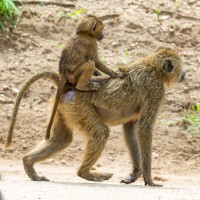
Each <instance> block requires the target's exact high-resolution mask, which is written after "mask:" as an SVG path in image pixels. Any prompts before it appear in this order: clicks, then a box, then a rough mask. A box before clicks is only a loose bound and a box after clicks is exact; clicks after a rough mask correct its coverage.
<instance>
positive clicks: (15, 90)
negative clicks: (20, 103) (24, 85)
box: [11, 88, 19, 95]
mask: <svg viewBox="0 0 200 200" xmlns="http://www.w3.org/2000/svg"><path fill="white" fill-rule="evenodd" d="M11 90H12V93H13V94H15V95H16V94H18V93H19V89H18V88H12V89H11Z"/></svg>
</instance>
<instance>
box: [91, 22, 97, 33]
mask: <svg viewBox="0 0 200 200" xmlns="http://www.w3.org/2000/svg"><path fill="white" fill-rule="evenodd" d="M96 28H97V21H96V20H95V21H94V22H93V25H92V31H93V32H94V31H96Z"/></svg>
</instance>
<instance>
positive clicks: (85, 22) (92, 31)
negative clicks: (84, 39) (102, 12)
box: [76, 15, 104, 40]
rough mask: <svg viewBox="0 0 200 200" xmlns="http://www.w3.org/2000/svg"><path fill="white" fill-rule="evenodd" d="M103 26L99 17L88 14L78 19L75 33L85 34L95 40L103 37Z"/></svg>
mask: <svg viewBox="0 0 200 200" xmlns="http://www.w3.org/2000/svg"><path fill="white" fill-rule="evenodd" d="M103 28H104V25H103V22H102V21H101V19H100V18H98V17H96V16H94V15H88V16H86V17H84V18H83V19H82V20H80V21H79V23H78V26H77V30H76V33H77V34H81V33H83V34H87V35H90V36H92V37H94V38H96V39H97V40H102V39H103V37H104V35H103V32H102V31H103Z"/></svg>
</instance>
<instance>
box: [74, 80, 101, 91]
mask: <svg viewBox="0 0 200 200" xmlns="http://www.w3.org/2000/svg"><path fill="white" fill-rule="evenodd" d="M76 89H77V90H80V91H97V90H98V89H99V83H96V82H90V83H89V84H88V85H87V86H84V87H82V86H79V85H77V86H76Z"/></svg>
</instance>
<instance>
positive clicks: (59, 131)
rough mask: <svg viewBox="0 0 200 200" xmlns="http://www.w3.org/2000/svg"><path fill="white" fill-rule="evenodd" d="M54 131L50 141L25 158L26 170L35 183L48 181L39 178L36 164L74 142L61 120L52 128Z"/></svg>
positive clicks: (44, 178)
mask: <svg viewBox="0 0 200 200" xmlns="http://www.w3.org/2000/svg"><path fill="white" fill-rule="evenodd" d="M52 131H54V133H53V134H52V136H51V138H50V139H49V140H47V141H44V142H42V143H41V144H40V145H39V146H38V147H36V148H35V149H34V150H32V151H31V152H30V153H28V154H26V155H25V156H24V158H23V164H24V169H25V171H26V173H27V175H28V176H29V177H30V179H31V180H33V181H48V179H47V178H46V177H44V176H42V177H40V176H38V174H37V173H36V171H35V169H34V167H33V166H34V164H35V163H37V162H40V161H42V160H45V159H47V158H49V157H51V156H52V155H54V154H55V153H57V152H58V151H60V150H62V149H64V148H65V147H66V146H67V145H68V144H70V142H71V141H72V132H71V131H70V130H69V129H67V128H66V127H65V126H64V124H63V122H62V120H60V119H58V120H57V123H55V126H53V127H52Z"/></svg>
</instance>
